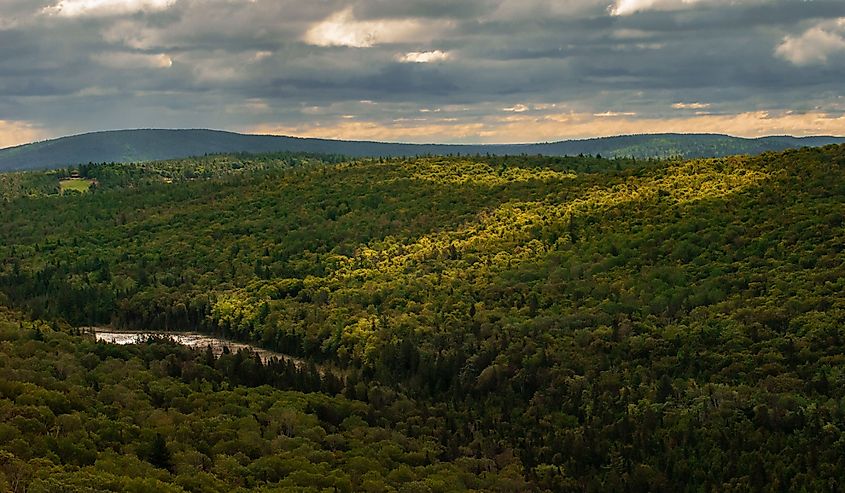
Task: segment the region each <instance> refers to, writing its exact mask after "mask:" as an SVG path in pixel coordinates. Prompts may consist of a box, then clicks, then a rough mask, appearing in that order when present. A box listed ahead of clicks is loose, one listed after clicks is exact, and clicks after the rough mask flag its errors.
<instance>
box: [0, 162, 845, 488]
mask: <svg viewBox="0 0 845 493" xmlns="http://www.w3.org/2000/svg"><path fill="white" fill-rule="evenodd" d="M72 172H76V173H78V174H79V175H80V176H81V178H84V179H89V180H95V181H96V186H94V187H92V188H91V191H89V192H87V193H64V194H62V193H59V191H58V187H57V186H56V184H57V183H58V180H59V179H60V178H62V177H64V176H68V175H70V174H71V173H72ZM0 177H2V180H0V185H2V187H3V191H2V197H3V204H2V207H0V224H2V228H0V254H2V257H3V259H4V263H3V267H2V271H0V292H2V296H3V297H4V298H5V300H0V301H3V302H4V303H5V304H7V305H9V306H12V307H14V309H16V310H20V312H21V313H22V314H19V313H14V312H8V313H7V314H6V315H4V316H5V317H6V318H7V319H9V320H10V322H9V323H7V324H6V325H4V329H3V332H2V340H3V341H4V342H2V345H1V346H0V349H2V351H3V353H4V360H3V363H2V366H0V371H2V372H3V376H4V378H3V379H1V380H0V382H2V383H0V385H3V386H4V387H3V388H2V389H0V413H3V416H4V419H3V421H2V422H3V423H4V424H3V425H2V427H0V471H2V474H3V475H4V476H0V484H2V481H3V480H5V481H6V483H7V484H8V485H18V486H15V487H16V488H18V489H17V491H23V489H20V488H23V486H20V485H26V487H28V488H29V489H27V490H26V491H64V490H62V488H63V487H68V488H69V487H78V488H83V487H82V486H80V485H82V484H85V481H86V479H85V478H93V477H98V478H101V479H100V480H101V481H107V482H108V483H107V484H109V485H111V486H109V487H110V488H112V489H113V490H115V491H120V490H123V489H130V488H135V489H139V488H143V487H148V488H153V489H155V488H159V487H160V488H162V489H163V488H164V485H169V486H168V487H171V488H173V490H174V491H181V490H180V488H181V489H184V490H187V491H215V488H216V490H224V489H233V488H237V487H244V488H254V487H265V488H267V489H268V491H270V490H272V488H277V489H285V488H288V489H292V488H295V487H299V486H302V487H312V488H314V489H315V490H316V491H319V490H320V489H321V488H328V490H329V491H332V488H337V489H338V490H340V491H352V490H369V491H394V490H398V491H452V490H456V489H476V490H496V491H507V490H511V491H525V490H538V491H594V492H601V491H666V492H674V491H696V492H697V491H737V492H739V491H802V490H803V491H837V490H840V489H842V488H845V484H843V480H842V471H843V470H845V436H843V433H842V430H843V429H845V365H844V364H843V363H845V354H843V349H845V347H843V346H845V334H843V331H845V323H843V322H845V297H843V296H842V293H843V292H845V263H843V261H844V260H845V252H843V247H845V218H843V213H842V203H843V200H845V147H843V146H828V147H824V148H817V149H804V150H793V151H786V152H783V153H777V154H775V153H766V154H762V155H759V156H755V157H750V156H743V157H727V158H716V159H704V160H692V161H682V160H641V159H601V158H598V157H582V158H574V157H573V158H566V157H530V156H521V157H495V156H476V157H466V156H464V157H425V158H413V159H405V158H395V159H394V158H391V159H357V160H344V159H341V158H337V157H321V156H318V155H306V154H273V155H261V156H248V155H216V156H208V157H205V158H194V159H185V160H180V161H171V162H153V163H146V164H135V165H118V164H100V165H87V166H81V167H78V168H75V169H73V170H71V169H65V170H59V171H54V172H46V173H18V174H9V175H0ZM51 180H52V181H51ZM91 325H111V326H114V327H117V328H137V329H141V328H143V329H176V330H200V331H207V332H214V333H218V334H222V335H225V336H228V337H232V338H236V339H240V340H246V341H252V342H254V343H256V344H258V345H261V346H263V347H267V348H270V349H274V350H276V351H279V352H282V353H286V354H290V355H295V356H299V357H303V358H306V359H307V360H309V361H312V362H314V363H319V362H331V363H332V364H333V365H334V366H336V367H338V368H342V369H343V372H342V374H339V375H332V374H328V375H325V374H323V375H321V374H319V372H317V373H315V372H314V371H302V370H297V369H295V368H290V367H289V365H284V364H281V363H278V362H276V363H271V364H268V365H261V364H260V362H256V361H255V360H254V358H251V357H250V356H249V355H248V354H241V353H239V354H240V356H238V355H224V356H221V357H220V358H219V359H216V358H214V357H213V356H209V355H208V354H205V353H203V352H191V351H189V350H187V349H184V348H183V349H180V348H178V347H176V346H174V345H173V344H171V343H169V342H168V341H166V340H158V339H154V340H149V341H145V342H144V343H143V344H139V345H136V346H130V347H127V348H117V347H111V346H108V345H104V344H98V343H95V342H93V341H92V340H91V339H90V337H89V336H84V335H75V333H76V329H74V328H75V327H83V326H91ZM235 358H240V359H239V360H238V361H237V362H236V361H235ZM241 365H246V366H247V367H249V368H248V369H245V370H243V371H240V370H239V368H240V366H241ZM291 414H293V415H295V418H296V420H300V421H301V422H300V421H297V423H299V424H296V425H290V426H301V428H296V431H295V432H294V433H293V434H291V433H287V431H290V429H285V428H284V427H285V426H288V424H287V423H289V421H288V419H291V420H293V419H294V418H288V417H286V418H284V419H282V418H280V417H279V416H280V415H284V416H289V415H291ZM65 423H67V424H65ZM86 423H88V425H87V426H86ZM91 423H97V424H96V425H95V424H91ZM123 429H125V431H120V430H123ZM106 430H112V431H111V433H112V435H108V433H109V432H107V431H106ZM104 433H105V434H106V435H107V436H105V437H104V436H103V434H104ZM182 437H186V438H184V441H183V438H182ZM29 444H31V445H29ZM80 444H86V445H85V446H81V445H80ZM72 445H75V446H77V447H81V448H82V449H84V451H85V453H84V454H83V453H82V452H79V453H76V452H72V451H71V450H72V449H71V448H70V447H71V446H72ZM378 454H381V455H378ZM163 459H167V460H163ZM268 464H269V465H268ZM45 471H46V472H45ZM397 471H399V472H397ZM123 473H125V474H123ZM318 477H319V478H320V481H322V482H318V479H317V478H318ZM4 478H5V479H4ZM141 478H146V479H143V480H142V479H141ZM370 480H371V481H372V482H371V483H370V482H367V481H370ZM137 481H159V482H160V483H152V482H151V483H149V484H147V485H146V486H145V485H142V484H141V483H137V485H136V483H135V482H137ZM365 482H366V484H365ZM104 484H105V483H104ZM129 485H133V486H131V487H130V486H129ZM10 488H11V486H10ZM80 491H86V490H84V489H80Z"/></svg>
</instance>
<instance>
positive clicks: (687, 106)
mask: <svg viewBox="0 0 845 493" xmlns="http://www.w3.org/2000/svg"><path fill="white" fill-rule="evenodd" d="M672 107H673V108H675V109H676V110H703V109H707V108H709V107H710V103H675V104H673V105H672Z"/></svg>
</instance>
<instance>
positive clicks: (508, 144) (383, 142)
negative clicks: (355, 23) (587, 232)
mask: <svg viewBox="0 0 845 493" xmlns="http://www.w3.org/2000/svg"><path fill="white" fill-rule="evenodd" d="M138 131H171V132H183V131H188V132H190V131H200V132H222V133H229V134H237V135H242V136H257V137H283V138H293V139H303V140H326V141H332V142H371V143H374V144H392V145H411V146H417V145H418V146H466V147H480V146H484V147H487V146H490V147H495V146H531V145H546V144H557V143H564V142H582V141H592V140H602V139H615V138H624V137H649V136H664V135H681V136H717V137H729V138H734V139H745V140H761V139H770V138H792V139H811V138H833V139H845V134H844V135H834V134H814V135H790V134H771V135H761V136H759V137H743V136H739V135H731V134H726V133H714V132H658V133H630V134H616V135H599V136H595V137H582V138H573V139H558V140H547V141H537V142H501V143H483V142H478V143H473V142H464V143H456V142H404V141H382V140H366V139H362V140H357V139H339V138H324V137H303V136H298V135H283V134H269V133H244V132H237V131H233V130H224V129H217V128H118V129H110V130H92V131H89V132H82V133H76V134H68V135H61V136H58V137H50V138H46V139H40V140H34V141H30V142H23V143H20V144H15V145H11V146H6V147H0V151H5V150H9V149H14V148H19V147H26V146H30V145H33V144H39V143H43V142H52V141H57V140H61V139H69V138H74V137H81V136H84V135H95V134H105V133H115V132H138Z"/></svg>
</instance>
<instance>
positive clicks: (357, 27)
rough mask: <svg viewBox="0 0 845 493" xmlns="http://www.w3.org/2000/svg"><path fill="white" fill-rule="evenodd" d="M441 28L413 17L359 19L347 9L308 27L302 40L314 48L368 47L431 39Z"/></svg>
mask: <svg viewBox="0 0 845 493" xmlns="http://www.w3.org/2000/svg"><path fill="white" fill-rule="evenodd" d="M442 27H443V26H442V25H441V26H438V25H437V24H435V23H434V22H432V21H430V20H421V19H414V18H403V19H374V20H358V19H356V18H355V16H354V15H353V12H352V7H349V8H346V9H344V10H341V11H340V12H337V13H335V14H333V15H331V16H330V17H328V18H327V19H325V20H323V21H320V22H318V23H316V24H314V25H313V26H311V28H309V29H308V31H306V32H305V35H304V36H303V38H302V40H303V41H305V42H306V43H308V44H310V45H314V46H347V47H352V48H370V47H372V46H375V45H379V44H384V43H401V42H404V41H414V40H421V39H431V38H432V37H433V36H436V32H437V31H438V29H439V28H442Z"/></svg>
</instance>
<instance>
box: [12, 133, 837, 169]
mask: <svg viewBox="0 0 845 493" xmlns="http://www.w3.org/2000/svg"><path fill="white" fill-rule="evenodd" d="M841 142H845V138H839V137H824V136H822V137H802V138H797V137H788V136H777V137H763V138H758V139H744V138H739V137H731V136H728V135H717V134H649V135H628V136H618V137H604V138H596V139H585V140H568V141H561V142H553V143H541V144H512V145H441V144H400V143H385V142H367V141H343V140H328V139H311V138H298V137H285V136H272V135H244V134H237V133H232V132H223V131H217V130H157V129H142V130H116V131H107V132H96V133H88V134H82V135H75V136H70V137H62V138H59V139H54V140H47V141H43V142H36V143H32V144H25V145H22V146H17V147H11V148H7V149H2V150H0V171H3V170H6V171H9V170H24V169H50V168H61V167H65V166H70V165H78V164H86V163H89V162H93V163H111V162H117V163H125V162H141V161H155V160H164V159H176V158H185V157H191V156H203V155H207V154H221V153H239V152H242V153H267V152H308V153H319V154H331V155H343V156H348V157H363V156H375V157H396V156H424V155H441V156H442V155H457V154H462V155H475V154H480V155H486V154H491V155H520V154H529V155H538V154H543V155H549V156H577V155H581V154H590V155H596V154H600V155H602V156H606V157H635V158H650V157H661V158H662V157H683V158H697V157H720V156H728V155H734V154H752V155H753V154H760V153H762V152H766V151H781V150H785V149H791V148H799V147H816V146H822V145H827V144H835V143H841Z"/></svg>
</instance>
